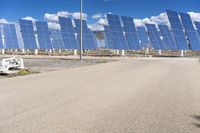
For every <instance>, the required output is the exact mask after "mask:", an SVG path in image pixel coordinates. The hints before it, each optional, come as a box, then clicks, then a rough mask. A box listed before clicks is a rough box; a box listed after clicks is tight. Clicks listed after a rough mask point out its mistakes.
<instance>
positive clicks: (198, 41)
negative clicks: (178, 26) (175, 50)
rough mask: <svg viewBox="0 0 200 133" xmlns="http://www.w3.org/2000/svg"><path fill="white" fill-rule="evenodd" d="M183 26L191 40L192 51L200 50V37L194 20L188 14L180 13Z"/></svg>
mask: <svg viewBox="0 0 200 133" xmlns="http://www.w3.org/2000/svg"><path fill="white" fill-rule="evenodd" d="M179 14H180V16H181V20H182V23H183V26H184V28H185V33H186V35H187V38H188V40H189V43H190V46H191V49H192V50H200V36H199V34H198V32H197V31H196V30H195V28H194V26H193V22H192V19H191V17H190V15H189V14H187V13H179Z"/></svg>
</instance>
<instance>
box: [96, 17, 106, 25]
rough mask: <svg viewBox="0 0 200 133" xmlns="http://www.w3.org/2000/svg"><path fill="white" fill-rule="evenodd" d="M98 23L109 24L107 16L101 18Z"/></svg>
mask: <svg viewBox="0 0 200 133" xmlns="http://www.w3.org/2000/svg"><path fill="white" fill-rule="evenodd" d="M98 24H100V25H108V20H107V19H106V18H101V19H99V21H98Z"/></svg>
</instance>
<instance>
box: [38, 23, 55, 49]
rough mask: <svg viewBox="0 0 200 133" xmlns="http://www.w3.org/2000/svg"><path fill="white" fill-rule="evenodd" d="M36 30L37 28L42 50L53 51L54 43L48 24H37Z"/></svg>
mask: <svg viewBox="0 0 200 133" xmlns="http://www.w3.org/2000/svg"><path fill="white" fill-rule="evenodd" d="M36 28H37V35H38V43H39V46H40V49H42V50H45V49H52V48H53V47H52V43H51V38H50V33H49V29H48V25H47V22H41V21H37V22H36Z"/></svg>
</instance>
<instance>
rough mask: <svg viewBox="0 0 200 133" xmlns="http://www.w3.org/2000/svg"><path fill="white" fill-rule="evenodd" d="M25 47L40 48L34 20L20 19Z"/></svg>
mask: <svg viewBox="0 0 200 133" xmlns="http://www.w3.org/2000/svg"><path fill="white" fill-rule="evenodd" d="M19 24H20V28H21V34H22V38H23V42H24V48H25V49H38V47H37V43H36V38H35V32H34V28H33V23H32V21H29V20H23V19H20V20H19Z"/></svg>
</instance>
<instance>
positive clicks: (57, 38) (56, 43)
mask: <svg viewBox="0 0 200 133" xmlns="http://www.w3.org/2000/svg"><path fill="white" fill-rule="evenodd" d="M49 31H50V36H51V42H52V45H53V49H57V50H58V49H65V46H64V43H63V39H62V34H61V31H60V30H53V29H52V30H49Z"/></svg>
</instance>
